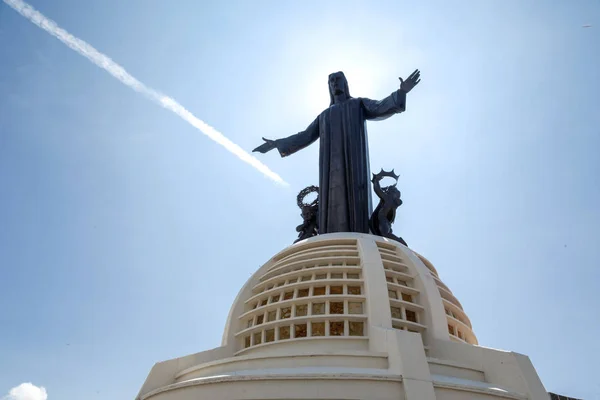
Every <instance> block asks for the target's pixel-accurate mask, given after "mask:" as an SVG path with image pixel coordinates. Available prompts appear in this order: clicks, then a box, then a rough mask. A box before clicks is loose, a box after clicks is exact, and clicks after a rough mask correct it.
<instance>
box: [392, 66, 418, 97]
mask: <svg viewBox="0 0 600 400" xmlns="http://www.w3.org/2000/svg"><path fill="white" fill-rule="evenodd" d="M398 79H400V90H402V91H403V92H404V93H408V92H410V91H411V90H413V88H414V87H415V86H417V84H418V83H419V82H421V71H419V70H418V69H415V71H414V72H413V73H412V74H410V76H409V77H408V78H406V80H404V79H402V78H398Z"/></svg>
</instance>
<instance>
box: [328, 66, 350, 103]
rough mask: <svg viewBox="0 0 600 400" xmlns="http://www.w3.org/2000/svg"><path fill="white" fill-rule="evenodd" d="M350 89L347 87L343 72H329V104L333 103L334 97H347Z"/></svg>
mask: <svg viewBox="0 0 600 400" xmlns="http://www.w3.org/2000/svg"><path fill="white" fill-rule="evenodd" d="M350 97H351V96H350V90H349V89H348V81H347V80H346V76H345V75H344V73H343V72H341V71H339V72H334V73H333V74H329V99H330V100H331V102H330V103H329V105H330V106H331V105H333V103H335V99H336V98H338V99H339V98H342V99H344V100H345V99H349V98H350Z"/></svg>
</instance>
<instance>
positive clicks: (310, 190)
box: [296, 185, 319, 209]
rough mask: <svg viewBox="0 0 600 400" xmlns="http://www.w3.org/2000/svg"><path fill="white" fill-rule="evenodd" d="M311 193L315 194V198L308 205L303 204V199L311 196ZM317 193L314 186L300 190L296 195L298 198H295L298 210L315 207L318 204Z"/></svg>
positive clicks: (316, 188) (317, 190) (317, 189)
mask: <svg viewBox="0 0 600 400" xmlns="http://www.w3.org/2000/svg"><path fill="white" fill-rule="evenodd" d="M311 193H317V198H315V199H314V200H313V201H312V202H310V203H305V202H304V198H305V197H306V196H308V195H309V194H311ZM318 193H319V188H318V187H317V186H314V185H312V186H309V187H306V188H304V189H302V190H301V191H300V193H298V197H296V202H297V204H298V207H299V208H300V209H302V208H304V207H315V206H316V205H317V204H318V203H319V197H318V196H319V195H318Z"/></svg>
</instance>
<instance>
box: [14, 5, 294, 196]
mask: <svg viewBox="0 0 600 400" xmlns="http://www.w3.org/2000/svg"><path fill="white" fill-rule="evenodd" d="M3 1H4V2H5V3H6V4H7V5H9V6H10V7H12V8H13V9H14V10H16V11H17V12H18V13H19V14H21V15H22V16H24V17H25V18H27V19H28V20H29V21H31V22H33V23H34V24H36V25H37V26H39V27H40V28H42V29H43V30H45V31H46V32H48V33H49V34H51V35H52V36H54V37H55V38H57V39H58V40H60V41H61V42H63V43H64V44H66V45H67V46H69V47H70V48H71V49H73V50H75V51H76V52H77V53H79V54H81V55H82V56H84V57H85V58H87V59H88V60H90V61H91V62H93V63H94V64H96V65H97V66H98V67H100V68H102V69H103V70H105V71H106V72H108V73H109V74H111V75H112V76H113V77H115V78H116V79H118V80H119V81H121V82H122V83H124V84H125V85H127V86H129V87H130V88H132V89H133V90H135V91H136V92H138V93H140V94H142V95H144V96H145V97H147V98H148V99H150V100H152V101H154V102H156V103H158V104H159V105H161V106H162V107H164V108H166V109H167V110H170V111H172V112H174V113H175V114H177V115H178V116H179V117H181V118H182V119H183V120H185V121H186V122H188V123H189V124H190V125H192V126H193V127H194V128H196V129H198V130H199V131H200V132H202V133H203V134H205V135H206V136H208V137H209V138H210V139H212V140H214V141H215V142H217V143H218V144H220V145H221V146H223V147H225V149H227V150H228V151H229V152H230V153H232V154H234V155H235V156H237V157H238V158H239V159H240V160H242V161H244V162H246V163H248V164H250V165H251V166H252V167H254V168H255V169H257V170H258V171H260V172H262V173H263V174H264V175H265V176H266V177H268V178H270V179H272V180H273V181H275V182H277V183H280V184H283V185H285V186H287V183H286V182H285V181H284V180H283V179H282V178H281V177H280V176H279V175H277V174H276V173H275V172H273V171H271V170H270V169H269V167H267V166H266V165H264V164H263V163H262V162H260V161H259V160H258V159H256V158H255V157H253V156H252V155H251V154H249V153H248V152H246V151H245V150H244V149H242V148H241V147H240V146H238V145H237V144H235V143H233V142H232V141H231V140H229V139H228V138H226V137H225V136H224V135H223V134H222V133H221V132H219V131H217V130H216V129H215V128H213V127H212V126H210V125H208V124H207V123H206V122H204V121H202V120H200V119H198V118H197V117H196V116H194V114H192V113H191V112H190V111H188V110H186V109H185V107H183V106H182V105H181V104H179V103H178V102H177V101H175V100H174V99H172V98H171V97H168V96H165V95H163V94H162V93H160V92H159V91H157V90H155V89H152V88H151V87H148V86H146V85H145V84H143V83H142V82H140V81H138V80H137V79H136V78H134V77H133V76H132V75H131V74H129V73H128V72H127V71H125V68H123V67H122V66H120V65H119V64H117V63H116V62H114V61H113V60H112V59H111V58H110V57H108V56H106V55H104V54H102V53H100V52H99V51H98V50H96V49H95V48H94V47H92V46H91V45H90V44H88V43H86V42H84V41H83V40H81V39H79V38H77V37H75V36H73V35H71V34H70V33H69V32H67V31H66V30H64V29H62V28H61V27H59V26H58V25H57V24H56V22H54V21H52V20H51V19H49V18H46V16H44V15H43V14H42V13H40V12H39V11H37V10H36V9H34V8H33V7H32V6H30V5H29V4H27V3H25V2H24V1H21V0H3Z"/></svg>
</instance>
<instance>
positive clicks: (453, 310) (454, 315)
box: [415, 253, 479, 345]
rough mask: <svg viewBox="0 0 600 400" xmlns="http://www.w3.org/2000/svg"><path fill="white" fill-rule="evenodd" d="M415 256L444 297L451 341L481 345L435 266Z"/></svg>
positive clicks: (461, 307) (458, 302) (420, 256)
mask: <svg viewBox="0 0 600 400" xmlns="http://www.w3.org/2000/svg"><path fill="white" fill-rule="evenodd" d="M415 254H416V255H417V257H419V259H420V260H421V261H422V262H423V264H425V266H426V267H427V269H428V270H429V273H430V274H431V276H432V277H433V280H434V281H435V283H436V286H437V288H438V291H439V293H440V296H441V297H442V302H443V304H444V311H445V313H446V318H447V320H448V334H449V335H450V339H451V340H453V341H457V342H463V343H468V344H475V345H476V344H479V342H478V341H477V337H476V336H475V333H474V332H473V326H472V325H471V320H470V319H469V317H468V316H467V314H466V313H465V311H464V309H463V306H462V304H460V301H458V299H457V298H456V297H455V296H454V294H453V293H452V291H451V290H450V288H449V287H448V286H447V285H446V284H444V282H442V280H441V279H440V277H439V275H438V272H437V270H436V269H435V267H434V266H433V264H431V262H430V261H429V260H427V259H426V258H425V257H423V256H422V255H420V254H417V253H415Z"/></svg>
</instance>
